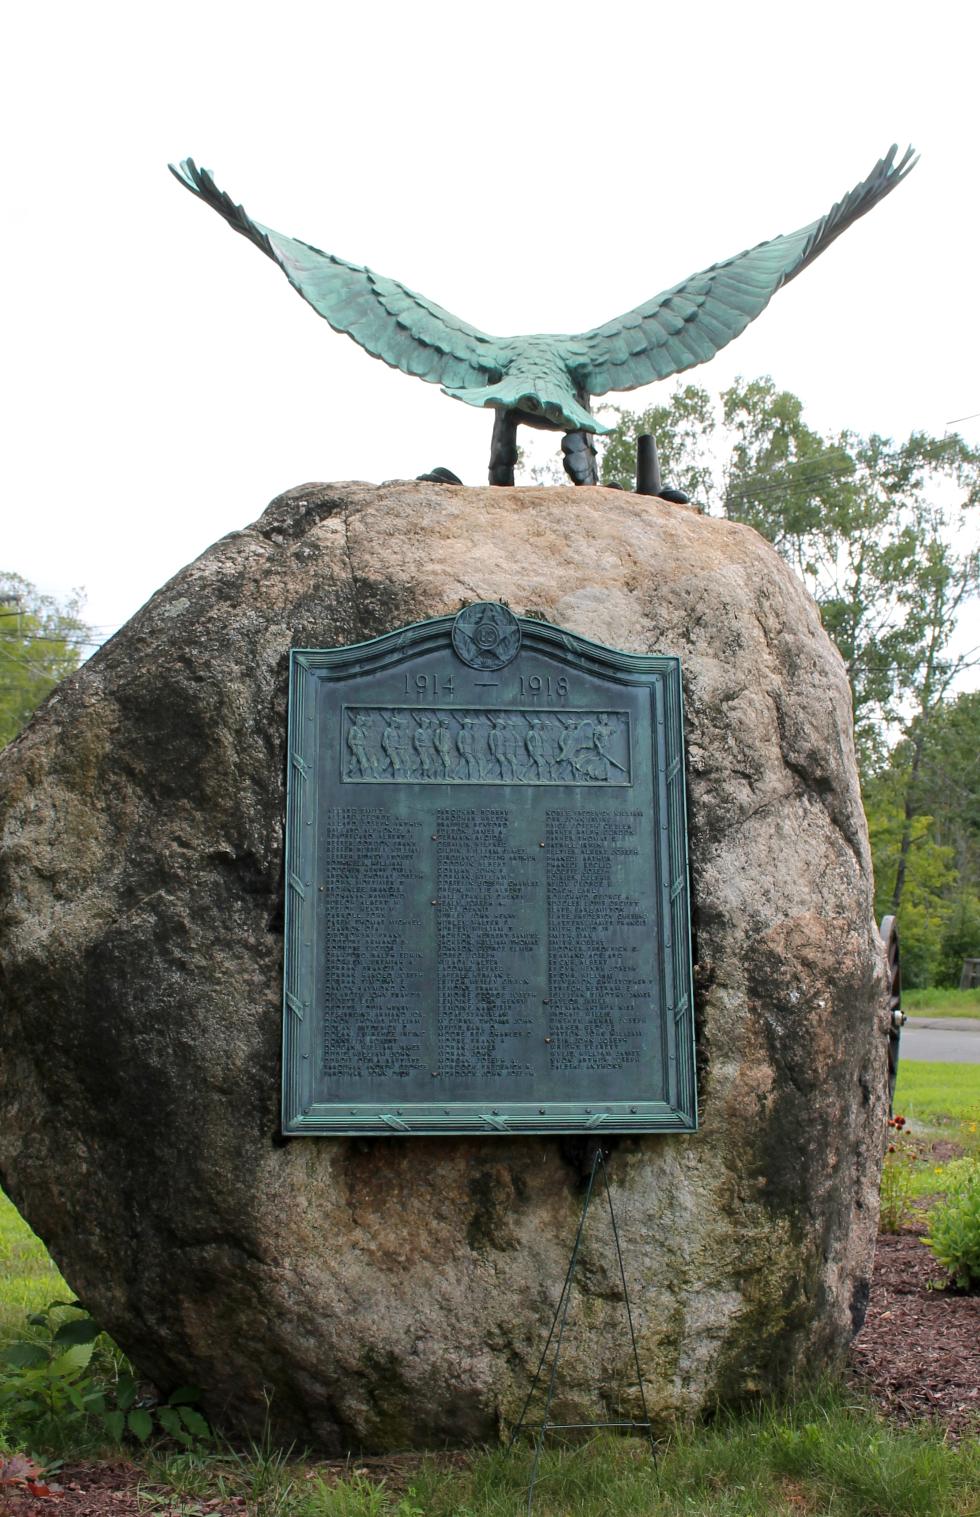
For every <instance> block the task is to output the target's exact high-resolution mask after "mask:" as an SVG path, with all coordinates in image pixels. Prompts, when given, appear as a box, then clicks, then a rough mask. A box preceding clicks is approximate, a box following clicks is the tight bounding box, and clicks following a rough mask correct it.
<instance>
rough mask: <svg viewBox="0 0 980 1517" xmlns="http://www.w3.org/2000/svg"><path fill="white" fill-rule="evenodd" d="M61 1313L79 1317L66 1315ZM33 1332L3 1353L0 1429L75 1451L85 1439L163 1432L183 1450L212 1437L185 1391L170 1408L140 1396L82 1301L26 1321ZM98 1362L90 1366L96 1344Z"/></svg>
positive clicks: (34, 1443)
mask: <svg viewBox="0 0 980 1517" xmlns="http://www.w3.org/2000/svg"><path fill="white" fill-rule="evenodd" d="M64 1311H72V1312H74V1313H75V1315H73V1316H71V1317H67V1318H66V1317H65V1316H64V1315H63V1313H64ZM27 1325H28V1327H29V1328H31V1329H32V1331H31V1333H30V1334H29V1335H26V1336H24V1337H22V1338H19V1339H18V1340H17V1341H16V1342H14V1343H11V1344H9V1345H8V1346H7V1347H6V1348H5V1349H4V1350H3V1351H2V1352H0V1431H2V1432H3V1434H4V1435H5V1436H6V1437H8V1438H11V1439H13V1440H16V1441H17V1442H18V1443H23V1444H27V1445H28V1446H29V1447H32V1448H40V1447H52V1446H54V1447H61V1446H63V1445H67V1446H72V1445H75V1444H78V1443H79V1442H80V1441H84V1438H85V1435H86V1433H88V1434H90V1435H91V1434H92V1433H97V1434H98V1435H99V1436H100V1437H101V1438H102V1439H103V1440H104V1439H105V1437H106V1435H108V1437H109V1438H111V1439H112V1441H113V1442H115V1443H120V1442H122V1440H123V1438H124V1437H126V1436H127V1435H129V1436H131V1437H133V1438H135V1439H136V1440H137V1441H138V1442H140V1443H145V1442H146V1440H147V1439H148V1438H149V1437H150V1436H151V1435H153V1434H157V1435H160V1434H165V1435H168V1436H169V1437H171V1438H174V1439H176V1441H177V1442H178V1443H181V1444H183V1446H184V1447H185V1448H192V1447H193V1446H194V1445H195V1443H196V1442H197V1441H198V1440H206V1439H208V1438H210V1428H209V1427H208V1425H207V1423H206V1422H205V1420H204V1418H203V1417H202V1416H201V1414H200V1412H198V1411H197V1410H196V1409H195V1408H194V1406H193V1405H192V1404H191V1403H192V1402H194V1401H196V1400H197V1395H198V1393H197V1391H196V1390H194V1389H193V1388H191V1387H187V1386H184V1387H182V1388H181V1389H180V1390H177V1391H174V1393H173V1395H172V1396H171V1397H170V1398H169V1400H168V1401H166V1402H160V1401H158V1400H157V1399H156V1398H146V1397H141V1396H140V1395H139V1386H138V1385H137V1382H136V1379H135V1377H134V1376H133V1374H132V1372H131V1371H130V1370H129V1369H128V1367H125V1366H124V1367H122V1368H120V1367H119V1366H118V1365H117V1364H116V1363H115V1362H114V1359H113V1356H115V1357H116V1358H120V1357H121V1356H120V1355H119V1351H118V1349H116V1348H115V1347H114V1345H113V1344H112V1343H111V1342H110V1340H109V1339H107V1338H105V1337H104V1336H103V1335H102V1333H101V1330H100V1328H99V1325H98V1323H97V1322H95V1321H93V1319H92V1318H91V1317H90V1316H89V1315H88V1313H87V1312H86V1311H84V1310H83V1309H82V1307H81V1306H80V1305H79V1303H78V1302H77V1301H52V1302H51V1303H50V1305H49V1306H48V1307H46V1308H45V1310H44V1311H42V1312H32V1313H31V1314H30V1315H29V1316H28V1318H27ZM100 1339H101V1343H102V1346H103V1352H102V1353H101V1355H100V1359H99V1361H98V1362H96V1364H94V1365H93V1355H95V1353H96V1348H97V1345H98V1344H99V1340H100Z"/></svg>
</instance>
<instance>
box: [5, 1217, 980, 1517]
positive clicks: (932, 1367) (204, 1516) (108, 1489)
mask: <svg viewBox="0 0 980 1517" xmlns="http://www.w3.org/2000/svg"><path fill="white" fill-rule="evenodd" d="M921 1226H922V1224H920V1227H921ZM941 1278H942V1270H941V1268H940V1266H939V1265H938V1264H937V1263H936V1261H935V1259H934V1258H933V1256H932V1254H931V1253H930V1252H929V1250H928V1249H927V1248H926V1246H925V1244H924V1243H923V1242H922V1239H921V1237H920V1236H919V1233H918V1232H916V1231H914V1230H911V1229H910V1230H908V1231H905V1232H902V1233H898V1234H896V1235H894V1236H890V1235H888V1234H882V1236H881V1237H880V1238H879V1239H878V1252H877V1257H876V1260H875V1270H874V1278H873V1281H872V1286H871V1302H870V1305H869V1307H868V1316H867V1320H866V1321H865V1324H864V1327H863V1329H862V1330H861V1333H860V1334H859V1336H858V1337H857V1339H856V1340H855V1342H854V1343H853V1345H852V1346H851V1354H850V1368H849V1374H850V1377H851V1379H852V1381H853V1383H854V1384H855V1385H856V1386H858V1387H859V1388H860V1390H862V1391H863V1392H864V1394H865V1395H866V1396H869V1397H870V1398H871V1400H872V1401H873V1402H874V1404H875V1406H876V1407H877V1408H878V1410H879V1411H880V1412H881V1413H882V1414H883V1415H884V1416H886V1417H888V1418H889V1419H890V1420H892V1421H894V1422H899V1423H902V1424H906V1425H907V1424H910V1423H913V1422H920V1421H923V1420H928V1421H931V1422H933V1423H935V1424H938V1425H939V1426H940V1427H942V1428H943V1429H944V1430H945V1431H946V1433H947V1434H948V1436H949V1437H950V1438H951V1439H956V1438H959V1437H961V1436H962V1435H963V1434H964V1433H976V1432H978V1431H980V1294H977V1293H973V1294H972V1295H955V1294H952V1293H950V1292H949V1291H944V1290H940V1289H936V1288H935V1287H936V1286H938V1285H939V1284H940V1283H941ZM418 1457H419V1456H413V1455H406V1456H404V1457H403V1458H401V1459H397V1458H395V1459H365V1460H363V1461H362V1462H361V1463H360V1464H357V1465H354V1466H353V1467H352V1466H351V1465H350V1464H347V1463H340V1462H336V1463H333V1462H329V1463H327V1462H325V1463H324V1464H322V1465H319V1466H318V1468H317V1473H319V1474H320V1475H322V1477H323V1478H324V1479H327V1480H329V1479H331V1478H334V1479H338V1478H342V1477H343V1476H344V1475H346V1474H350V1473H351V1470H352V1468H354V1469H357V1470H358V1471H359V1472H360V1473H362V1474H364V1475H367V1476H369V1477H371V1478H373V1479H380V1478H382V1477H385V1479H386V1483H387V1485H388V1487H389V1489H392V1490H400V1489H404V1485H405V1482H406V1480H407V1479H408V1478H409V1477H410V1474H411V1470H412V1469H413V1468H414V1465H415V1464H417V1462H418ZM449 1457H452V1456H449ZM460 1457H461V1456H456V1458H457V1459H459V1458H460ZM463 1457H465V1456H463ZM56 1478H57V1481H58V1487H57V1488H56V1489H53V1490H52V1494H51V1495H50V1496H42V1495H34V1494H33V1493H31V1492H30V1491H29V1490H27V1489H24V1488H21V1490H20V1491H18V1490H16V1489H12V1488H10V1487H7V1488H2V1487H0V1514H6V1513H9V1517H41V1514H47V1517H52V1514H53V1513H55V1512H57V1513H58V1517H146V1514H147V1510H148V1508H149V1509H150V1510H151V1511H152V1512H153V1513H154V1514H155V1517H171V1514H173V1517H178V1514H179V1517H190V1514H200V1517H242V1513H243V1503H242V1501H241V1499H240V1498H239V1499H236V1500H232V1501H228V1500H226V1501H203V1500H201V1501H193V1500H192V1501H187V1500H186V1499H185V1501H183V1502H181V1501H180V1500H179V1499H178V1498H176V1497H173V1498H170V1499H168V1497H167V1494H166V1493H164V1492H162V1491H159V1490H154V1491H152V1496H151V1499H150V1501H149V1502H148V1501H147V1496H148V1495H149V1494H150V1493H149V1492H148V1490H147V1487H146V1477H145V1475H143V1473H142V1472H141V1471H140V1470H138V1469H137V1468H136V1467H135V1466H134V1465H131V1464H126V1463H111V1464H84V1465H73V1466H71V1467H70V1468H66V1469H64V1470H63V1471H61V1472H60V1473H59V1475H58V1476H57V1477H56ZM141 1483H142V1485H143V1497H142V1501H141V1500H140V1498H139V1496H138V1494H137V1491H138V1488H139V1486H140V1484H141Z"/></svg>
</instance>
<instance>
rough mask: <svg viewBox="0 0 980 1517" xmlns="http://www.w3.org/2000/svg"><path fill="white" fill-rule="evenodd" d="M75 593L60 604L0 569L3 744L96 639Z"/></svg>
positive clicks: (0, 730)
mask: <svg viewBox="0 0 980 1517" xmlns="http://www.w3.org/2000/svg"><path fill="white" fill-rule="evenodd" d="M81 609H82V600H81V596H80V595H79V594H78V593H77V592H76V593H75V594H73V595H71V596H70V597H69V598H68V600H67V601H65V602H63V603H61V602H58V601H57V600H55V599H54V597H52V596H50V595H42V594H41V593H40V592H39V591H38V590H37V589H36V588H35V586H34V585H32V584H31V583H30V581H29V580H26V579H22V578H21V576H20V575H19V574H13V573H10V572H6V571H3V570H0V746H2V745H3V744H5V743H9V742H10V740H11V738H14V737H16V735H17V733H18V732H19V731H20V729H21V728H22V727H23V725H24V723H25V722H26V721H27V719H28V717H29V716H30V715H31V713H32V711H33V710H34V709H35V707H36V706H38V705H40V703H41V701H43V700H44V698H45V696H47V695H50V693H51V691H52V690H53V689H54V687H55V685H57V684H59V683H60V681H61V680H63V679H64V678H65V676H66V675H67V674H70V673H71V671H72V670H73V669H75V668H76V667H77V666H78V663H79V661H80V659H81V657H82V654H83V652H84V650H85V646H86V644H87V643H88V642H89V641H90V639H91V632H90V630H89V628H88V627H87V626H86V624H85V622H83V621H82V619H81V615H80V613H81Z"/></svg>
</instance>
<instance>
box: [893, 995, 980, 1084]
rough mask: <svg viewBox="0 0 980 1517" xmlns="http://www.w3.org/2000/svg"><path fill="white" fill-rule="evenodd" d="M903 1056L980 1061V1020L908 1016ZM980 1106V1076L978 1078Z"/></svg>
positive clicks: (942, 1061)
mask: <svg viewBox="0 0 980 1517" xmlns="http://www.w3.org/2000/svg"><path fill="white" fill-rule="evenodd" d="M901 1057H902V1058H903V1059H932V1060H937V1061H938V1062H939V1063H942V1064H980V1021H978V1022H975V1021H974V1020H973V1018H972V1017H909V1019H908V1021H907V1022H906V1024H905V1026H904V1027H903V1028H902V1048H901ZM977 1102H978V1105H980V1078H978V1081H977Z"/></svg>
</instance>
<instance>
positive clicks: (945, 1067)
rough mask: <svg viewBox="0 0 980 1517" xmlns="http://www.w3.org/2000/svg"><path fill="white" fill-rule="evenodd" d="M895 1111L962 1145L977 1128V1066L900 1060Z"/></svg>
mask: <svg viewBox="0 0 980 1517" xmlns="http://www.w3.org/2000/svg"><path fill="white" fill-rule="evenodd" d="M895 1110H896V1111H897V1112H901V1113H902V1115H903V1116H906V1117H908V1119H909V1121H910V1122H914V1123H915V1124H916V1125H917V1126H921V1127H934V1128H937V1129H943V1130H944V1134H945V1136H946V1137H949V1138H953V1139H955V1141H956V1142H959V1143H962V1142H964V1141H965V1140H966V1139H967V1138H969V1137H972V1136H976V1133H977V1129H978V1126H980V1064H935V1063H928V1062H925V1061H923V1062H919V1061H918V1060H914V1059H901V1058H900V1059H899V1064H898V1084H897V1085H896V1087H895Z"/></svg>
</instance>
